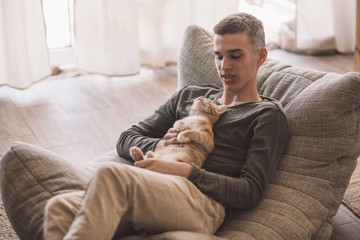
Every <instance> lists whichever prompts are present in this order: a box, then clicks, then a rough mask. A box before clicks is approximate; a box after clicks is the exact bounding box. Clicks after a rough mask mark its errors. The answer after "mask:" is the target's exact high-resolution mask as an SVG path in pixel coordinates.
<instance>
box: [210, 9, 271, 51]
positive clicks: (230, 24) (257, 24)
mask: <svg viewBox="0 0 360 240" xmlns="http://www.w3.org/2000/svg"><path fill="white" fill-rule="evenodd" d="M242 32H246V33H247V34H248V36H249V38H250V41H251V43H252V45H253V49H254V50H258V49H259V48H260V47H264V46H265V32H264V26H263V24H262V22H261V21H260V20H259V19H257V18H256V17H254V16H253V15H251V14H248V13H235V14H230V15H229V16H227V17H225V18H223V19H222V20H221V21H220V22H219V23H218V24H216V25H215V27H214V33H215V34H217V35H225V34H234V33H242Z"/></svg>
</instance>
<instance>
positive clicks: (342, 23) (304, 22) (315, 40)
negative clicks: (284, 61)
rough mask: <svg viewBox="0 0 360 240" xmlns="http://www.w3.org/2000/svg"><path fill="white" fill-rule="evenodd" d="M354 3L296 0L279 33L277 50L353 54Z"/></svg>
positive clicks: (339, 0)
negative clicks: (291, 16) (289, 18)
mask: <svg viewBox="0 0 360 240" xmlns="http://www.w3.org/2000/svg"><path fill="white" fill-rule="evenodd" d="M355 32H356V0H317V1H313V0H297V1H296V15H295V17H294V19H292V20H291V21H289V22H287V23H284V24H283V25H282V27H281V30H280V47H282V48H284V49H287V50H290V51H295V52H303V53H321V52H331V51H334V50H337V51H339V52H342V53H347V52H354V49H355Z"/></svg>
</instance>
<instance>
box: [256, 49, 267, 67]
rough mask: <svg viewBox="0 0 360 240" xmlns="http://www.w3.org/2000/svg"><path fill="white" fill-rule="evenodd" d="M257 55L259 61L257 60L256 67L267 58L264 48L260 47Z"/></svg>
mask: <svg viewBox="0 0 360 240" xmlns="http://www.w3.org/2000/svg"><path fill="white" fill-rule="evenodd" d="M258 54H259V56H258V57H259V59H258V67H260V66H261V65H262V64H263V63H264V62H265V60H266V58H267V54H268V52H267V49H266V48H265V47H261V48H260V49H259V52H258Z"/></svg>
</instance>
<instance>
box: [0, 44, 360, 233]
mask: <svg viewBox="0 0 360 240" xmlns="http://www.w3.org/2000/svg"><path fill="white" fill-rule="evenodd" d="M269 56H270V57H271V58H274V59H278V60H281V61H283V62H286V63H289V64H291V65H294V66H303V67H309V68H313V69H317V70H320V71H331V72H338V73H345V72H348V71H352V70H353V54H344V55H342V54H337V55H329V56H316V57H315V56H303V55H298V54H292V53H289V52H285V51H281V50H272V51H269ZM176 89H177V75H176V66H170V67H167V68H165V69H150V68H142V70H141V74H140V75H136V76H130V77H105V76H100V75H88V74H84V73H82V72H67V73H64V74H61V75H58V76H54V77H50V78H48V79H47V80H45V81H42V82H39V83H37V84H35V85H34V86H32V87H31V88H29V89H27V90H25V91H22V90H15V89H11V88H9V87H5V86H3V87H0V155H1V153H3V152H4V151H5V150H6V149H7V148H8V147H9V146H10V144H11V142H12V141H15V140H18V141H25V142H29V143H33V144H36V145H38V146H42V147H44V148H46V149H48V150H51V151H53V152H56V153H58V154H60V155H61V156H63V157H64V158H67V159H69V160H71V161H73V162H76V163H83V162H85V161H88V160H91V159H93V158H95V157H98V156H101V155H103V154H104V153H106V152H108V151H111V150H113V149H114V147H115V143H116V141H117V139H118V137H119V135H120V133H121V132H122V131H123V130H125V129H127V128H128V127H129V126H131V125H132V124H134V123H136V122H137V121H140V120H141V119H143V118H145V117H146V116H148V115H149V114H151V113H152V112H153V111H154V110H155V109H156V108H157V107H158V106H159V105H160V104H161V103H163V102H164V101H165V100H166V99H167V98H169V97H170V96H171V95H172V93H173V92H175V91H176ZM334 226H335V227H334V233H333V236H332V238H331V239H333V240H340V239H346V240H352V239H358V236H360V220H359V218H357V217H356V216H355V215H353V214H352V212H351V211H350V210H348V209H347V208H346V207H345V206H343V205H342V206H341V207H340V209H339V211H338V214H337V215H336V216H335V217H334Z"/></svg>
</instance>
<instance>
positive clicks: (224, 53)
mask: <svg viewBox="0 0 360 240" xmlns="http://www.w3.org/2000/svg"><path fill="white" fill-rule="evenodd" d="M265 51H266V50H265ZM214 53H215V65H216V69H217V72H218V74H219V76H220V79H221V82H222V84H223V87H224V90H229V91H230V92H233V93H236V94H241V93H245V92H246V91H247V90H249V89H251V88H252V89H253V88H254V86H255V88H256V74H257V70H258V68H259V67H260V65H261V64H262V61H261V60H260V57H261V54H260V51H259V50H257V51H255V52H254V51H253V46H252V44H251V42H250V39H249V37H248V34H247V33H234V34H226V35H217V34H216V35H215V37H214ZM265 58H266V56H265Z"/></svg>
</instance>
